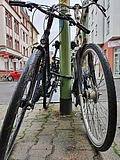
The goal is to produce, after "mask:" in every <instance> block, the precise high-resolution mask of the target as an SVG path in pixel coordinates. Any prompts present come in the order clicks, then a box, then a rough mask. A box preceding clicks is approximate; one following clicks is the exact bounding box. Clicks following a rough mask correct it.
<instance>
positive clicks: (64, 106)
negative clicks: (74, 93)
mask: <svg viewBox="0 0 120 160" xmlns="http://www.w3.org/2000/svg"><path fill="white" fill-rule="evenodd" d="M60 113H61V115H70V114H71V113H72V98H68V99H64V98H60Z"/></svg>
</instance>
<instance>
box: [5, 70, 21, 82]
mask: <svg viewBox="0 0 120 160" xmlns="http://www.w3.org/2000/svg"><path fill="white" fill-rule="evenodd" d="M22 71H23V70H22V69H19V70H16V71H12V72H9V73H8V74H5V78H6V79H7V80H8V81H14V80H18V79H19V78H20V76H21V74H22Z"/></svg>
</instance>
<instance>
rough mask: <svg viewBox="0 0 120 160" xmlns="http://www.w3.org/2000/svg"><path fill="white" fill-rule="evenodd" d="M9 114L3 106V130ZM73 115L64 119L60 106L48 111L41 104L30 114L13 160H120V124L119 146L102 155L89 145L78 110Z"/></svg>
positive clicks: (0, 109) (14, 151)
mask: <svg viewBox="0 0 120 160" xmlns="http://www.w3.org/2000/svg"><path fill="white" fill-rule="evenodd" d="M5 110H6V106H3V105H0V127H1V124H2V123H1V122H2V120H3V117H4V113H5ZM72 113H73V114H72V116H61V115H60V114H59V103H57V104H56V103H55V104H51V107H50V108H49V109H48V110H47V111H45V110H43V109H42V105H40V104H37V105H36V107H35V109H34V110H33V111H28V112H27V114H26V116H25V119H24V123H23V125H22V127H21V129H20V132H19V135H18V137H17V140H16V142H15V146H14V149H13V152H12V154H11V157H10V159H9V160H119V159H120V158H119V157H118V155H117V154H119V153H120V129H119V123H118V126H117V133H116V137H115V142H114V143H113V145H112V146H111V148H110V149H109V150H108V151H107V152H104V153H99V152H97V151H95V149H94V148H93V147H92V145H91V144H90V143H89V141H88V138H87V135H86V132H85V129H84V125H83V120H82V116H81V113H80V111H79V110H78V108H73V112H72ZM119 117H120V116H119ZM119 120H120V119H118V122H120V121H119ZM115 151H116V153H115Z"/></svg>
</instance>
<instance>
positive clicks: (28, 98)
mask: <svg viewBox="0 0 120 160" xmlns="http://www.w3.org/2000/svg"><path fill="white" fill-rule="evenodd" d="M9 3H10V5H14V6H21V7H27V8H29V9H31V10H32V9H33V8H36V9H38V10H39V11H41V12H43V13H44V14H47V15H48V19H47V20H48V21H47V27H46V29H45V31H44V34H43V36H42V38H41V40H40V45H38V46H37V47H36V48H34V49H33V52H32V54H31V56H30V58H29V60H28V62H27V64H26V67H25V68H24V71H23V73H22V75H21V77H20V79H19V81H18V83H17V86H16V89H15V91H14V93H13V96H12V99H11V101H10V104H9V106H8V110H7V113H6V116H5V119H4V122H3V125H2V129H1V132H0V160H7V159H8V158H9V156H10V153H11V151H12V148H13V145H14V141H15V139H16V137H17V134H18V131H19V129H20V126H21V124H22V121H23V118H24V115H25V113H26V110H28V109H34V106H35V103H36V102H37V101H38V100H39V98H40V97H42V98H43V107H44V109H47V108H48V106H49V103H50V101H51V98H52V95H53V93H54V91H56V88H57V86H58V85H59V84H60V83H59V82H60V77H62V78H68V79H73V87H72V92H73V93H74V96H75V97H76V106H80V108H81V110H82V114H83V119H84V124H85V127H86V131H87V134H88V137H89V139H90V141H91V143H92V144H93V145H94V146H95V148H96V149H97V150H100V151H105V150H107V149H108V148H109V147H110V146H111V144H112V142H113V139H114V135H115V130H116V118H117V105H116V93H115V86H114V80H113V76H112V72H111V69H110V66H109V63H108V60H107V58H106V56H105V54H104V53H103V51H102V49H101V48H100V47H99V46H98V45H95V44H85V45H83V46H81V47H79V49H78V50H77V53H76V54H75V56H73V57H72V64H73V66H72V68H74V76H68V75H61V74H60V71H59V70H60V69H59V61H60V59H59V58H58V57H56V55H57V54H56V53H57V51H58V49H59V47H60V42H59V41H56V42H55V54H54V56H53V57H52V60H53V61H52V63H50V53H49V35H50V29H51V26H52V23H53V19H54V18H58V19H62V20H66V21H68V22H69V24H70V25H74V26H77V27H78V28H80V30H82V31H83V32H84V33H85V34H89V33H90V31H89V30H88V29H87V28H86V27H85V26H83V25H82V24H81V23H79V22H76V21H75V20H74V19H73V18H71V16H69V15H67V14H64V13H61V12H60V8H61V7H62V6H64V7H67V8H69V9H73V10H75V9H76V6H72V7H71V6H68V5H66V4H64V3H59V4H57V5H53V6H51V7H50V6H47V5H39V4H36V3H32V2H23V1H10V2H9ZM92 4H95V5H96V6H97V7H98V8H99V9H100V10H101V11H102V12H103V13H104V11H105V10H104V8H103V7H102V6H101V5H99V4H97V2H96V1H92V2H91V3H89V4H88V5H86V6H84V7H82V6H79V9H82V8H86V7H89V6H90V5H92ZM73 49H74V47H73Z"/></svg>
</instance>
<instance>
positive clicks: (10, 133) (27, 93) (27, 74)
mask: <svg viewBox="0 0 120 160" xmlns="http://www.w3.org/2000/svg"><path fill="white" fill-rule="evenodd" d="M40 61H41V52H40V51H39V50H36V51H35V52H34V53H33V54H32V55H31V57H30V58H29V60H28V62H27V65H26V67H25V68H24V70H23V73H22V75H21V77H20V79H19V81H18V84H17V86H16V89H15V91H14V94H13V96H12V99H11V101H10V104H9V106H8V110H7V113H6V116H5V119H4V123H3V125H2V129H1V133H0V160H7V159H8V158H9V156H10V153H11V151H12V148H13V145H14V141H15V139H16V137H17V134H18V131H19V129H20V126H21V124H22V121H23V118H24V115H25V112H26V110H27V108H28V107H30V105H31V103H30V100H31V98H32V93H33V90H34V86H35V83H36V78H37V73H38V69H39V65H40Z"/></svg>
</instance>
